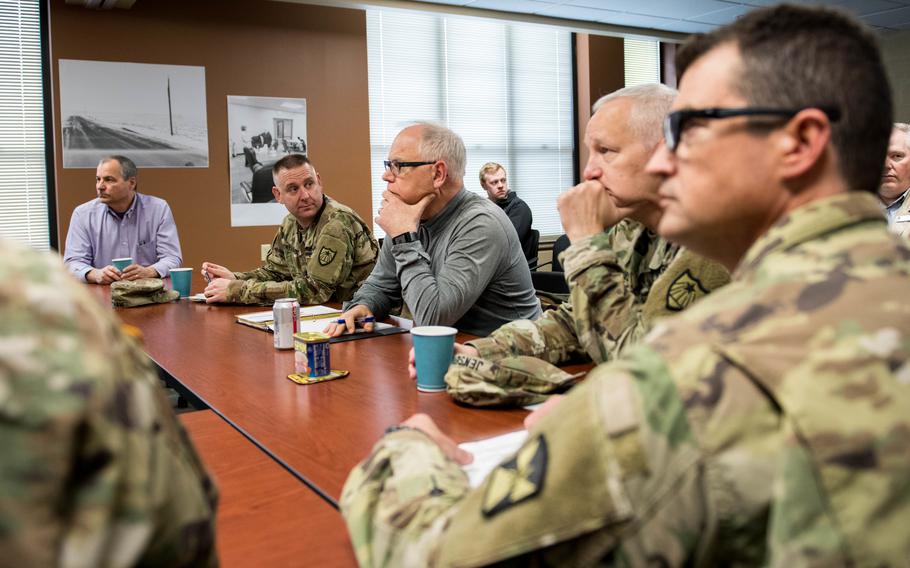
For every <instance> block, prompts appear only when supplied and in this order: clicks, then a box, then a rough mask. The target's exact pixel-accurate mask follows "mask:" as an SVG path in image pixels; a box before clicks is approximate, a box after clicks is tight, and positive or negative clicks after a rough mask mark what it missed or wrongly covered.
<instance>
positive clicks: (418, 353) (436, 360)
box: [411, 325, 458, 392]
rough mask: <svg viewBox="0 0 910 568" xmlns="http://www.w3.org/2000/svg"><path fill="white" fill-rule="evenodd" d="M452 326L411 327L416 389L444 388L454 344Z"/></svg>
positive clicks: (441, 389)
mask: <svg viewBox="0 0 910 568" xmlns="http://www.w3.org/2000/svg"><path fill="white" fill-rule="evenodd" d="M456 333H458V330H457V329H455V328H454V327H445V326H441V325H426V326H421V327H415V328H413V329H411V335H412V336H413V338H414V363H415V365H416V367H417V390H419V391H422V392H439V391H444V390H446V382H445V374H446V371H448V370H449V364H450V363H451V362H452V355H453V353H454V348H455V347H454V346H455V334H456Z"/></svg>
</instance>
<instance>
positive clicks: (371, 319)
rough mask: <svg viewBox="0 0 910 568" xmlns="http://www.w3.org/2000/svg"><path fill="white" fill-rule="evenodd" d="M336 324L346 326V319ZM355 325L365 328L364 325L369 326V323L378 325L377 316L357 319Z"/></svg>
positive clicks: (337, 321) (341, 319)
mask: <svg viewBox="0 0 910 568" xmlns="http://www.w3.org/2000/svg"><path fill="white" fill-rule="evenodd" d="M335 323H338V324H344V323H345V321H344V318H338V319H337V320H336V321H335ZM354 323H355V324H357V325H360V326H363V325H364V324H367V323H376V317H375V316H365V317H362V318H355V319H354Z"/></svg>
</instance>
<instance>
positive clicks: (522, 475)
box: [482, 435, 548, 517]
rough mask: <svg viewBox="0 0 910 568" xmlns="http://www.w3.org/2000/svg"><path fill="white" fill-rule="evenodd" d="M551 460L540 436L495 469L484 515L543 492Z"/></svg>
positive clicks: (488, 480) (486, 493)
mask: <svg viewBox="0 0 910 568" xmlns="http://www.w3.org/2000/svg"><path fill="white" fill-rule="evenodd" d="M547 458H548V456H547V441H546V439H545V438H544V437H543V435H539V436H537V437H536V438H534V439H532V440H529V441H528V442H527V443H525V445H524V446H522V448H521V449H520V450H519V451H518V454H516V456H515V457H514V458H512V459H511V460H509V461H507V462H505V463H503V464H501V465H500V466H498V467H497V468H496V469H494V470H493V472H492V473H490V476H489V478H488V479H487V488H486V492H485V493H484V495H483V507H482V511H483V515H484V516H485V517H492V516H493V515H496V514H497V513H500V512H502V511H505V510H506V509H508V508H510V507H512V506H514V505H517V504H519V503H521V502H523V501H527V500H528V499H530V498H532V497H534V496H535V495H537V494H538V493H540V491H541V489H543V484H544V478H545V477H546V474H547Z"/></svg>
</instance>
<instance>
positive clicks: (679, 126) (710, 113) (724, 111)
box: [664, 106, 840, 152]
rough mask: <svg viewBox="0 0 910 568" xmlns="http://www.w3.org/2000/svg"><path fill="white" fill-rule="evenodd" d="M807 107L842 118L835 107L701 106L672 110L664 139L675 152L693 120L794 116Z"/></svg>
mask: <svg viewBox="0 0 910 568" xmlns="http://www.w3.org/2000/svg"><path fill="white" fill-rule="evenodd" d="M807 108H817V109H819V110H820V111H822V112H823V113H825V114H826V115H827V116H828V120H830V121H831V122H837V121H838V119H840V109H837V108H834V107H823V106H820V107H803V108H797V109H784V108H762V107H743V108H699V109H683V110H678V111H676V112H671V113H670V114H668V115H667V118H666V119H664V141H665V142H666V144H667V149H668V150H670V151H671V152H675V151H676V148H677V147H679V141H680V137H681V136H682V134H683V133H684V132H685V131H686V125H687V123H689V122H691V121H693V120H700V119H701V120H703V119H720V118H732V117H734V116H779V117H782V118H792V117H793V116H796V114H797V113H799V112H802V111H804V110H806V109H807Z"/></svg>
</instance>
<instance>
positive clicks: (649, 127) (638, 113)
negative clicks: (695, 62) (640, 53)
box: [591, 83, 676, 147]
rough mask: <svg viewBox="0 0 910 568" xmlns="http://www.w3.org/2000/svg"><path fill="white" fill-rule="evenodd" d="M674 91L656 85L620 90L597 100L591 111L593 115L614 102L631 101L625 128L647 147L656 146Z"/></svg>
mask: <svg viewBox="0 0 910 568" xmlns="http://www.w3.org/2000/svg"><path fill="white" fill-rule="evenodd" d="M675 98H676V89H673V88H670V87H668V86H666V85H662V84H659V83H651V84H647V85H634V86H632V87H624V88H622V89H619V90H616V91H613V92H612V93H610V94H608V95H604V96H602V97H600V98H599V99H597V102H595V103H594V105H593V107H592V108H591V112H592V113H596V112H597V111H598V110H599V109H600V107H602V106H603V105H605V104H606V103H608V102H611V101H615V100H618V99H632V103H633V106H632V112H631V113H630V114H629V127H630V128H631V129H632V132H634V133H635V136H636V137H637V138H638V139H639V140H640V141H641V143H642V144H644V145H645V146H647V147H654V146H657V143H658V142H660V140H661V139H662V138H663V121H664V118H665V117H666V116H667V113H669V112H670V107H671V106H672V105H673V99H675Z"/></svg>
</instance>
